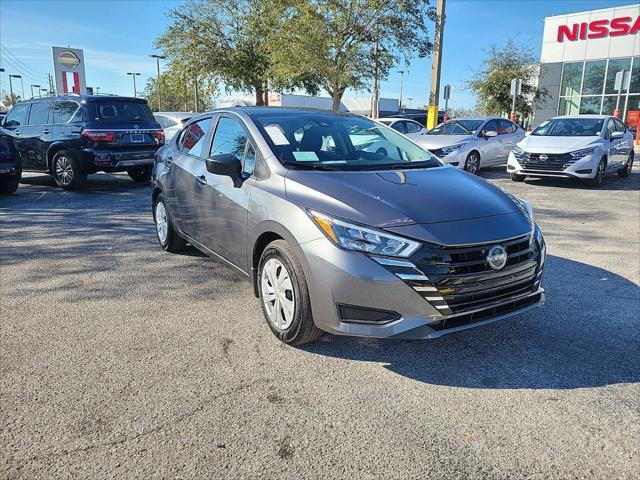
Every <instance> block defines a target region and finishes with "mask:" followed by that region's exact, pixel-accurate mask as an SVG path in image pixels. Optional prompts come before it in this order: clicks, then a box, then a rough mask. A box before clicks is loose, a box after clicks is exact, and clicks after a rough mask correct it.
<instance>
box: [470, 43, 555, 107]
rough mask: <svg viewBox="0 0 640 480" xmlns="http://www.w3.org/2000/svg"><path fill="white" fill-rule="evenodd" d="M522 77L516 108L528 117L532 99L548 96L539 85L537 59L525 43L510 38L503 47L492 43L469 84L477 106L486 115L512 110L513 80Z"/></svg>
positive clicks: (533, 100)
mask: <svg viewBox="0 0 640 480" xmlns="http://www.w3.org/2000/svg"><path fill="white" fill-rule="evenodd" d="M514 78H520V79H521V80H522V95H519V96H518V97H517V98H516V111H517V112H519V113H521V114H522V116H523V117H526V116H528V115H530V114H531V113H533V102H535V101H540V100H543V99H544V98H546V97H548V96H549V93H548V91H547V90H546V89H545V88H538V87H537V86H536V83H537V78H538V61H537V58H536V56H535V55H534V54H533V51H532V50H531V49H530V48H529V47H528V46H526V45H519V44H516V42H514V41H513V40H511V39H510V40H508V41H507V43H506V44H505V45H504V47H502V48H500V47H498V46H497V45H495V44H492V45H490V46H489V51H488V52H487V57H486V58H485V60H484V61H483V63H482V66H481V67H480V69H478V71H476V73H475V74H474V76H473V78H472V79H471V80H470V81H468V82H467V87H468V88H470V89H471V90H473V91H474V92H475V94H476V97H477V100H478V104H477V109H478V110H480V111H482V112H484V113H485V114H501V113H503V112H510V111H511V107H512V101H513V97H512V96H511V80H512V79H514Z"/></svg>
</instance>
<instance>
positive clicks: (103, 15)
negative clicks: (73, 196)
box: [0, 0, 633, 108]
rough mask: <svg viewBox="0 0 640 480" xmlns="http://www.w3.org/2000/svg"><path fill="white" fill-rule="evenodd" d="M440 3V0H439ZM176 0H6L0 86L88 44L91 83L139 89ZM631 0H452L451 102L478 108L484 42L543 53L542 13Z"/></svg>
mask: <svg viewBox="0 0 640 480" xmlns="http://www.w3.org/2000/svg"><path fill="white" fill-rule="evenodd" d="M433 3H434V4H435V0H434V1H433ZM178 4H179V2H178V1H170V0H146V1H145V0H137V1H136V0H133V1H132V0H108V1H103V0H93V1H89V0H68V1H58V0H48V1H40V0H0V44H1V45H2V47H3V48H1V49H0V66H2V67H3V68H4V69H5V70H6V72H5V73H4V74H0V75H1V76H2V77H1V78H0V82H1V84H0V90H8V89H9V85H8V78H7V74H9V73H19V74H22V75H23V77H24V87H25V93H26V94H27V96H29V89H30V87H29V86H30V85H31V84H40V85H43V86H44V85H46V82H47V79H46V78H47V77H46V74H47V73H50V72H51V69H52V67H51V45H56V46H70V47H74V48H82V49H84V56H85V64H86V65H85V67H86V75H87V85H89V86H100V87H101V91H104V92H110V93H117V94H124V95H131V93H132V84H131V77H128V76H127V75H126V72H128V71H136V72H140V73H141V74H142V75H141V77H139V82H138V90H141V89H142V88H140V86H141V85H144V84H145V83H146V81H147V79H148V78H149V77H151V76H154V75H155V68H156V67H155V63H154V62H155V61H154V60H152V59H151V58H148V54H150V53H153V52H154V50H153V41H154V39H155V38H156V37H157V36H158V35H159V34H161V33H162V32H163V31H164V29H165V28H166V26H167V25H168V23H169V18H168V15H167V12H168V11H169V9H171V8H172V7H174V6H176V5H178ZM628 4H633V1H630V0H626V1H625V0H488V1H487V0H448V1H447V23H446V27H445V33H444V44H443V49H444V52H443V60H442V79H441V83H442V85H444V84H447V83H449V84H451V85H452V86H453V95H452V100H451V101H450V106H452V107H467V108H468V107H472V106H473V105H474V103H475V101H474V98H473V95H472V93H471V92H468V91H465V90H464V81H465V80H467V79H468V78H469V77H470V76H471V75H472V73H473V71H474V69H476V68H477V67H478V66H479V65H480V64H481V62H482V58H483V56H484V55H485V53H486V47H487V46H488V45H489V44H491V43H496V44H498V45H501V44H503V43H504V42H506V40H507V39H508V38H513V39H515V40H516V41H518V42H521V43H525V44H528V45H530V46H531V47H532V49H533V51H534V52H535V54H536V55H539V53H540V46H541V43H542V30H543V25H544V17H545V16H548V15H551V14H563V13H570V12H578V11H584V10H594V9H599V8H608V7H614V6H621V5H628ZM403 67H404V66H398V68H397V70H403V69H404V70H405V71H407V72H408V73H406V74H405V80H404V97H405V104H408V101H407V98H408V97H413V106H417V105H420V104H425V103H426V101H427V98H428V94H429V83H430V75H431V61H430V59H428V58H427V59H422V60H419V59H414V60H413V61H412V63H411V65H410V66H408V67H404V68H403ZM399 92H400V76H399V74H398V73H397V72H396V71H392V72H391V74H390V75H389V78H388V79H387V80H386V81H384V82H383V83H382V96H383V97H392V98H397V97H398V95H399Z"/></svg>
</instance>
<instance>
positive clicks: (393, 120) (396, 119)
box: [377, 117, 419, 123]
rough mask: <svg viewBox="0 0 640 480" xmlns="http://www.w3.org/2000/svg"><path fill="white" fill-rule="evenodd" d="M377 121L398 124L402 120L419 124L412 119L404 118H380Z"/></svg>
mask: <svg viewBox="0 0 640 480" xmlns="http://www.w3.org/2000/svg"><path fill="white" fill-rule="evenodd" d="M377 120H378V121H379V122H380V121H382V120H384V121H385V122H400V121H402V120H407V121H409V122H414V123H419V122H416V121H415V120H414V119H413V118H404V117H382V118H378V119H377Z"/></svg>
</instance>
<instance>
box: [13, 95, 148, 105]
mask: <svg viewBox="0 0 640 480" xmlns="http://www.w3.org/2000/svg"><path fill="white" fill-rule="evenodd" d="M56 100H71V101H74V102H83V101H85V102H86V101H89V102H93V101H95V100H125V101H127V102H141V103H142V102H145V103H146V101H147V100H146V99H145V98H140V97H125V96H120V95H86V94H69V95H49V96H46V97H40V98H29V99H26V100H21V101H20V102H18V103H36V102H46V101H49V102H52V101H56Z"/></svg>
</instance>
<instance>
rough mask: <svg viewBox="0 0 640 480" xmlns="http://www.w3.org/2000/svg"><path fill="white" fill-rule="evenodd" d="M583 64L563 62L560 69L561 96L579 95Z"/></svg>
mask: <svg viewBox="0 0 640 480" xmlns="http://www.w3.org/2000/svg"><path fill="white" fill-rule="evenodd" d="M583 66H584V62H579V63H565V64H564V68H563V70H562V85H561V86H560V96H561V97H576V96H578V95H580V85H581V83H582V67H583Z"/></svg>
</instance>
